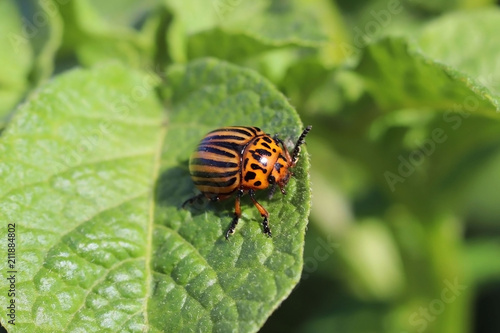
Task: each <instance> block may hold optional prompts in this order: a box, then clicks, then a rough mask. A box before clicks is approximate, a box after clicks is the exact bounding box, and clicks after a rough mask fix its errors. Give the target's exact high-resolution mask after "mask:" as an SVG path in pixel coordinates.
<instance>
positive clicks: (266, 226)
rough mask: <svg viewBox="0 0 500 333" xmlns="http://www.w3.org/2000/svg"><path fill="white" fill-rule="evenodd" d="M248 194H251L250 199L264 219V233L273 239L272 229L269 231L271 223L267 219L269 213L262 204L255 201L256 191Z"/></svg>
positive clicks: (250, 191)
mask: <svg viewBox="0 0 500 333" xmlns="http://www.w3.org/2000/svg"><path fill="white" fill-rule="evenodd" d="M248 194H250V198H251V199H252V201H253V204H254V205H255V207H257V209H258V210H259V213H260V215H261V216H262V217H263V218H264V220H263V221H262V227H263V228H264V233H265V234H266V235H268V236H269V237H271V229H269V221H268V219H267V218H268V217H269V213H268V212H267V210H266V209H265V208H264V207H263V206H262V205H261V204H260V203H258V202H257V200H255V191H254V190H249V191H248Z"/></svg>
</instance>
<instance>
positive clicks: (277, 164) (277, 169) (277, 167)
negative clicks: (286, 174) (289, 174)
mask: <svg viewBox="0 0 500 333" xmlns="http://www.w3.org/2000/svg"><path fill="white" fill-rule="evenodd" d="M282 167H283V164H281V163H275V164H274V168H275V169H276V171H278V172H280V169H281V168H282Z"/></svg>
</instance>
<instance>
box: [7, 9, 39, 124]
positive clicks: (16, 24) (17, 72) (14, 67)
mask: <svg viewBox="0 0 500 333" xmlns="http://www.w3.org/2000/svg"><path fill="white" fill-rule="evenodd" d="M24 33H25V30H23V25H22V21H21V17H20V15H19V12H18V11H17V8H16V5H15V3H14V1H11V0H8V1H0V45H2V47H0V129H1V128H2V127H3V122H4V121H5V117H6V115H7V114H8V113H9V112H10V111H12V109H13V108H14V107H15V106H16V104H17V103H18V102H19V101H20V99H21V98H22V96H23V94H24V92H25V90H26V88H27V86H28V74H29V71H30V69H31V64H32V61H33V59H32V50H31V47H30V44H29V43H28V41H27V39H26V37H25V36H24Z"/></svg>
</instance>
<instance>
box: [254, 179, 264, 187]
mask: <svg viewBox="0 0 500 333" xmlns="http://www.w3.org/2000/svg"><path fill="white" fill-rule="evenodd" d="M253 184H254V186H260V185H262V183H261V181H260V180H258V181H256V182H255V183H253Z"/></svg>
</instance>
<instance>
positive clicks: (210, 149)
mask: <svg viewBox="0 0 500 333" xmlns="http://www.w3.org/2000/svg"><path fill="white" fill-rule="evenodd" d="M198 151H201V152H207V153H214V154H217V155H222V156H227V157H233V158H234V157H236V155H234V154H231V153H230V152H227V151H225V150H220V149H217V148H215V147H211V146H206V145H199V146H198Z"/></svg>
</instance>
